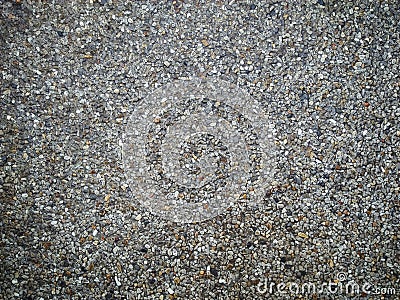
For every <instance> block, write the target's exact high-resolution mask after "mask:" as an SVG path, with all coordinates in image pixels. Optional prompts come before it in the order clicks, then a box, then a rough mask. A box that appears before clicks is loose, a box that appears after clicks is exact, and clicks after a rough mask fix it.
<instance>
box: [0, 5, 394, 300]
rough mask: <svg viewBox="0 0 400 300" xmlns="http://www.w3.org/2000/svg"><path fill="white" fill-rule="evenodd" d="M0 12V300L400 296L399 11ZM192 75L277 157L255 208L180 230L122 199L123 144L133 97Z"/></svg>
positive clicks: (160, 8)
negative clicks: (292, 287) (210, 83)
mask: <svg viewBox="0 0 400 300" xmlns="http://www.w3.org/2000/svg"><path fill="white" fill-rule="evenodd" d="M17 2H18V3H19V4H18V3H17ZM210 2H211V3H210ZM57 3H58V4H57ZM0 9H1V11H0V12H1V18H0V25H1V38H0V43H1V44H0V49H1V59H0V61H1V66H0V67H1V69H0V72H1V91H0V99H1V110H2V113H1V119H0V141H1V144H0V152H1V171H0V197H1V204H0V213H1V219H0V220H1V221H0V222H1V226H0V231H1V254H0V255H1V256H0V258H1V264H0V285H1V290H0V292H1V297H2V298H3V299H41V298H43V299H49V298H54V299H127V298H128V299H174V298H175V299H262V298H264V297H267V293H266V292H265V291H264V290H262V287H263V286H262V284H264V283H265V279H267V280H268V282H273V283H276V284H279V283H284V284H286V285H288V284H289V283H290V282H295V283H298V284H303V283H314V284H315V285H318V287H321V286H322V285H323V284H324V283H325V284H326V283H330V282H338V281H337V280H342V281H341V282H342V283H343V284H345V283H348V282H349V281H351V280H354V282H356V283H358V284H359V285H360V286H361V285H363V284H365V283H370V284H371V285H373V286H374V287H376V288H381V289H382V288H395V289H396V292H397V294H399V293H400V287H399V233H398V226H399V215H400V212H399V193H400V183H399V181H400V178H399V172H400V159H399V153H400V126H399V118H400V108H399V97H400V94H399V93H400V91H399V90H400V77H399V51H400V49H399V48H400V46H399V45H400V43H399V34H400V31H399V21H400V20H399V19H400V17H399V10H400V7H399V3H398V1H375V0H374V1H368V0H363V1H359V0H356V1H351V2H350V1H347V0H346V1H332V0H329V1H327V0H325V1H320V0H318V1H304V2H300V1H299V2H294V1H286V2H284V1H282V2H281V1H254V2H247V1H246V2H245V1H230V2H225V1H215V2H214V1H193V2H190V3H189V1H161V2H160V3H159V2H158V1H146V2H144V1H143V2H139V1H138V2H137V1H132V2H131V1H116V0H115V1H112V2H111V1H107V0H104V1H103V0H102V1H100V2H96V1H93V2H91V1H88V2H87V3H78V2H71V1H68V2H67V1H65V2H56V1H53V2H51V1H48V2H46V3H41V2H37V1H24V0H21V1H15V2H14V1H13V2H10V1H2V2H0ZM187 76H197V77H205V78H208V77H211V76H217V77H222V78H223V79H224V80H226V81H228V82H231V83H234V84H237V85H238V86H239V87H240V88H242V89H244V90H246V91H248V92H249V93H250V94H251V95H252V97H253V98H254V99H256V100H257V101H259V102H260V103H262V104H263V105H264V106H265V107H266V109H268V111H269V112H270V116H271V118H272V119H273V120H274V122H275V125H276V128H277V134H276V140H275V144H276V146H277V149H278V152H279V153H278V157H277V174H276V176H275V178H274V180H275V183H274V186H273V187H272V188H271V189H270V190H269V193H268V195H267V197H266V198H265V200H264V201H263V203H261V204H260V205H259V206H257V207H254V206H249V205H246V203H242V202H241V203H238V204H237V205H235V206H233V207H232V208H230V209H228V210H227V211H226V213H225V214H222V215H220V216H219V217H216V218H214V219H211V220H209V221H206V222H203V223H198V224H191V225H190V224H188V225H179V224H175V223H173V222H169V221H164V220H162V219H160V218H158V217H157V216H155V215H153V214H150V213H149V211H148V210H146V209H144V208H143V207H141V206H140V204H139V203H137V202H135V201H134V200H132V199H133V197H134V195H133V194H132V191H131V190H130V189H129V188H128V185H127V183H126V178H125V174H124V170H123V167H122V159H121V146H120V143H119V141H120V138H121V135H122V133H123V131H124V129H125V124H126V122H127V121H128V117H129V116H130V115H131V114H132V112H133V110H134V107H135V104H136V103H137V101H139V100H141V99H143V98H144V97H145V95H147V94H149V93H150V92H151V91H152V90H153V89H155V88H158V87H160V86H162V85H164V84H166V83H169V82H171V81H172V80H173V79H176V78H179V77H187ZM339 272H342V273H339ZM338 274H339V275H340V276H338ZM335 280H336V281H335ZM370 290H371V289H369V290H367V292H368V291H370ZM268 292H269V291H268ZM272 292H273V295H272V296H270V297H271V298H278V299H282V298H288V299H289V298H290V299H293V298H296V297H297V298H299V297H300V296H302V297H303V298H313V297H314V298H315V299H321V298H324V297H325V298H331V299H341V298H343V299H346V298H351V297H354V298H358V297H359V296H365V297H366V298H368V297H370V298H374V297H375V298H379V297H385V298H387V299H396V297H398V295H397V296H395V295H381V296H372V295H368V293H366V292H361V291H360V293H359V294H355V295H353V296H352V295H350V294H349V293H345V292H342V293H340V294H339V293H338V292H337V293H336V294H333V293H331V294H329V293H327V292H326V291H325V293H324V294H321V295H318V293H317V292H316V293H314V295H311V294H312V293H311V294H308V295H305V294H303V295H300V293H295V294H296V295H290V293H289V292H290V291H289V290H288V289H286V292H288V294H282V293H279V292H278V291H277V290H276V288H274V289H273V290H272ZM380 292H382V290H380Z"/></svg>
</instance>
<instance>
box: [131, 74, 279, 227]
mask: <svg viewBox="0 0 400 300" xmlns="http://www.w3.org/2000/svg"><path fill="white" fill-rule="evenodd" d="M269 122H270V120H268V118H267V114H266V113H265V112H264V111H263V108H262V107H261V106H260V105H259V104H258V103H256V102H255V101H254V100H253V99H252V98H251V97H250V95H246V93H244V92H241V91H240V90H238V89H237V87H235V86H234V85H232V84H230V83H228V82H225V81H220V80H217V79H215V78H214V79H212V80H211V79H210V80H208V81H206V80H201V79H198V78H197V79H190V80H181V81H175V82H173V83H171V84H168V85H166V86H163V87H161V88H160V89H158V90H157V91H155V92H153V93H151V94H150V95H149V96H148V97H146V98H145V99H144V100H142V101H141V102H140V103H139V104H137V105H136V106H135V111H134V112H133V114H132V115H131V116H130V119H129V121H128V125H127V128H126V132H125V137H124V141H123V144H124V147H123V153H124V162H125V170H126V177H127V179H128V183H129V185H130V187H131V189H132V192H133V193H134V196H135V197H136V198H137V201H139V202H140V203H143V204H144V206H146V207H148V208H149V209H150V210H152V211H154V212H155V213H156V214H158V215H160V216H161V217H164V218H167V219H171V220H173V221H175V222H183V223H187V222H199V221H204V220H206V219H209V218H211V217H215V216H216V215H218V214H220V213H222V212H225V211H226V209H227V208H228V207H229V206H231V205H232V204H233V203H234V202H235V201H239V200H244V201H246V202H247V203H250V202H254V203H257V202H260V201H262V200H263V199H264V197H265V195H266V193H267V189H268V188H271V186H269V184H270V183H271V182H272V178H273V170H274V153H275V152H276V151H275V144H274V139H273V130H272V129H271V128H273V124H270V123H269Z"/></svg>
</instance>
